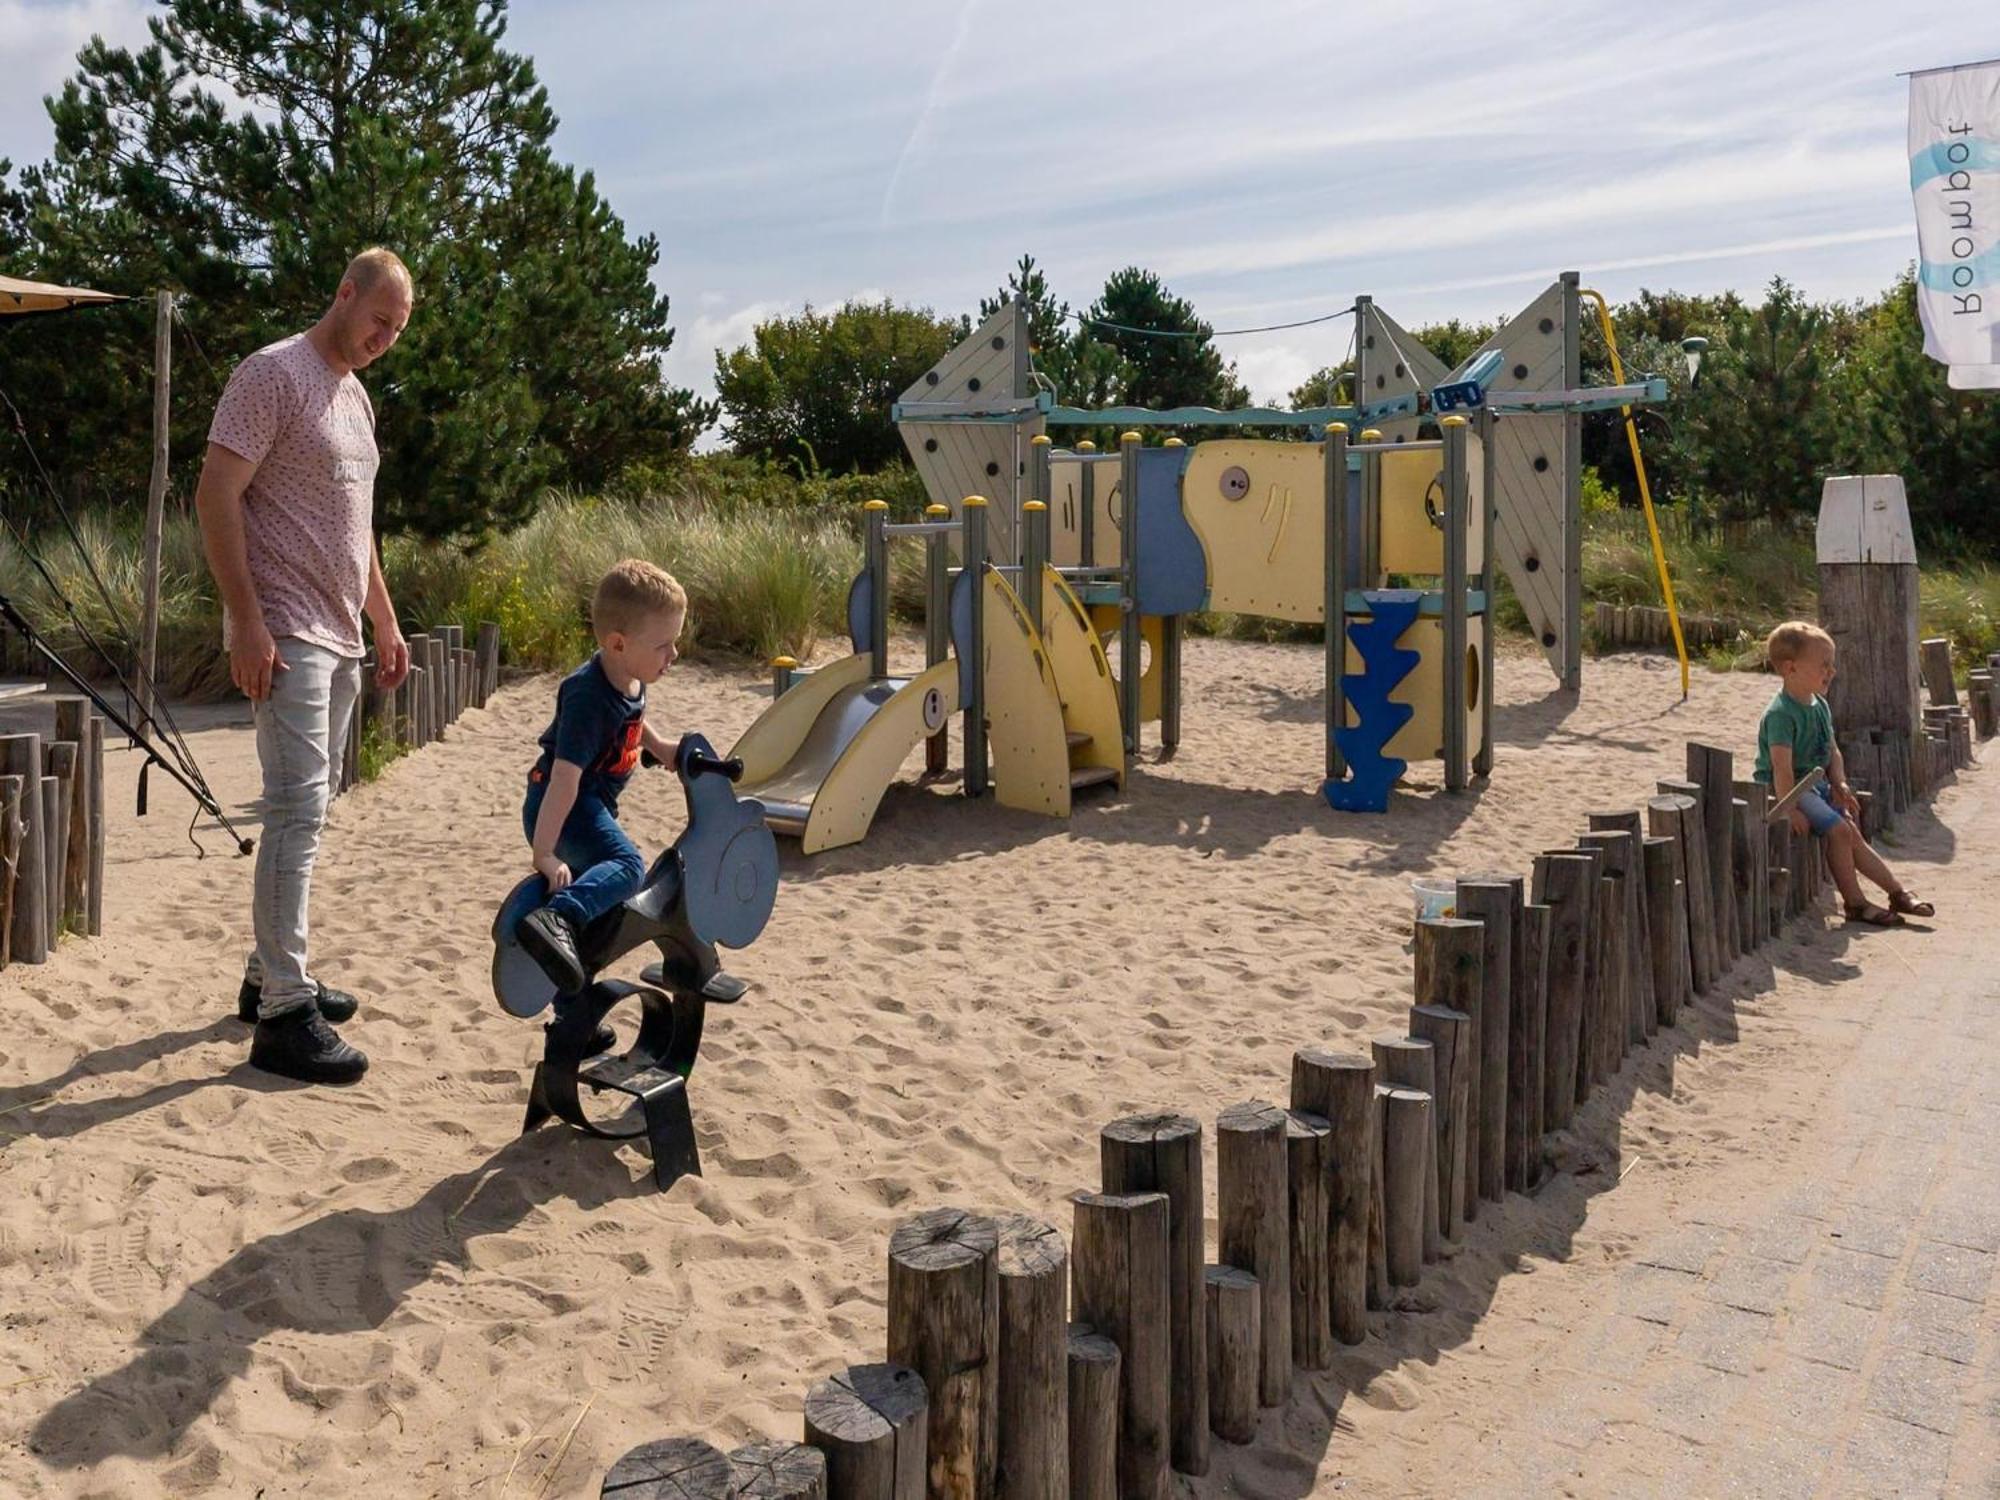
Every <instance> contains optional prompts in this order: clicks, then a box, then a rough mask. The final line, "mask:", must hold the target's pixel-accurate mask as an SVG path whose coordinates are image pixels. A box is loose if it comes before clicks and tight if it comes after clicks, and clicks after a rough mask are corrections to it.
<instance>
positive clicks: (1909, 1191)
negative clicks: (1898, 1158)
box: [1843, 1168, 1931, 1219]
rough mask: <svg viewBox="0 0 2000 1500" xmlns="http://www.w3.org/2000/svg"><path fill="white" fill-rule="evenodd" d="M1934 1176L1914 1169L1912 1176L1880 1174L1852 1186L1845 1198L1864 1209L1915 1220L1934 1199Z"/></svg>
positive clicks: (1897, 1173)
mask: <svg viewBox="0 0 2000 1500" xmlns="http://www.w3.org/2000/svg"><path fill="white" fill-rule="evenodd" d="M1930 1190H1931V1174H1930V1173H1929V1172H1928V1171H1923V1170H1919V1169H1915V1168H1912V1169H1911V1170H1910V1172H1909V1174H1907V1175H1906V1174H1905V1173H1904V1172H1903V1171H1900V1170H1895V1169H1884V1170H1878V1171H1875V1172H1872V1173H1869V1174H1867V1175H1864V1176H1861V1177H1858V1178H1856V1179H1855V1180H1854V1181H1851V1182H1850V1183H1848V1185H1847V1188H1846V1190H1845V1193H1844V1195H1843V1196H1844V1198H1845V1200H1846V1202H1848V1203H1854V1204H1859V1205H1861V1206H1862V1207H1863V1208H1873V1209H1879V1210H1881V1211H1882V1212H1883V1213H1889V1214H1896V1215H1899V1216H1901V1217H1903V1218H1906V1219H1913V1218H1915V1217H1916V1216H1917V1215H1918V1214H1919V1213H1921V1212H1923V1207H1924V1199H1925V1198H1926V1197H1928V1196H1929V1195H1930Z"/></svg>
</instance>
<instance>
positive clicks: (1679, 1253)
mask: <svg viewBox="0 0 2000 1500" xmlns="http://www.w3.org/2000/svg"><path fill="white" fill-rule="evenodd" d="M1727 1243H1729V1231H1728V1230H1726V1229H1722V1228H1719V1227H1717V1226H1715V1225H1713V1224H1689V1225H1687V1226H1686V1227H1685V1228H1682V1229H1676V1230H1674V1231H1672V1232H1671V1233H1669V1234H1663V1235H1661V1236H1659V1237H1658V1238H1657V1239H1655V1240H1653V1241H1652V1242H1651V1243H1650V1244H1648V1245H1645V1246H1643V1247H1642V1248H1641V1249H1640V1251H1639V1253H1638V1254H1637V1255H1635V1256H1634V1257H1633V1259H1634V1260H1636V1261H1637V1262H1638V1263H1639V1264H1640V1265H1642V1266H1658V1267H1660V1268H1662V1269H1664V1270H1668V1271H1685V1272H1687V1273H1688V1274H1689V1275H1691V1276H1699V1275H1700V1274H1701V1273H1702V1272H1703V1271H1704V1270H1705V1269H1707V1266H1708V1263H1709V1262H1710V1261H1711V1260H1713V1259H1714V1258H1715V1255H1716V1252H1717V1251H1719V1250H1721V1249H1722V1247H1723V1246H1724V1245H1726V1244H1727Z"/></svg>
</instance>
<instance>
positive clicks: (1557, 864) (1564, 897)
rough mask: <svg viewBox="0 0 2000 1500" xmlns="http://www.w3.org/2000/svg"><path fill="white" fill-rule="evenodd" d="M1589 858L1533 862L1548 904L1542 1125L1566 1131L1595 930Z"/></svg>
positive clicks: (1540, 896)
mask: <svg viewBox="0 0 2000 1500" xmlns="http://www.w3.org/2000/svg"><path fill="white" fill-rule="evenodd" d="M1591 882H1592V873H1591V862H1590V861H1589V860H1588V859H1586V858H1585V857H1583V856H1582V855H1579V854H1544V855H1540V856H1538V857H1537V858H1536V860H1535V884H1534V893H1535V902H1536V904H1537V905H1542V906H1546V907H1548V908H1549V947H1548V976H1549V982H1548V999H1547V1004H1546V1010H1545V1013H1546V1016H1547V1020H1546V1024H1545V1025H1544V1027H1543V1031H1542V1057H1543V1066H1542V1129H1543V1131H1544V1132H1545V1133H1546V1132H1549V1131H1556V1130H1563V1129H1566V1128H1567V1127H1568V1125H1569V1122H1570V1119H1571V1117H1572V1116H1573V1115H1574V1114H1575V1113H1576V1076H1577V1062H1578V1059H1577V1037H1578V1035H1579V1027H1580V1025H1581V1013H1582V1010H1583V1005H1584V991H1583V979H1584V948H1585V944H1586V942H1587V941H1589V939H1590V936H1591V934H1592V933H1593V932H1594V930H1595V929H1594V926H1593V924H1592V923H1591V920H1590V915H1591V911H1592V904H1593V902H1594V901H1595V900H1596V887H1595V886H1594V885H1593V884H1592V883H1591Z"/></svg>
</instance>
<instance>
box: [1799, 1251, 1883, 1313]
mask: <svg viewBox="0 0 2000 1500" xmlns="http://www.w3.org/2000/svg"><path fill="white" fill-rule="evenodd" d="M1896 1271H1897V1264H1896V1262H1895V1261H1893V1260H1884V1259H1883V1258H1882V1257H1881V1256H1879V1255H1863V1254H1862V1253H1861V1252H1860V1251H1859V1250H1843V1249H1842V1248H1841V1247H1840V1246H1838V1245H1822V1246H1821V1247H1820V1249H1819V1253H1818V1254H1817V1255H1815V1256H1814V1257H1813V1258H1812V1263H1811V1264H1810V1265H1809V1266H1808V1267H1807V1268H1806V1274H1807V1276H1808V1277H1810V1278H1811V1288H1810V1291H1809V1293H1808V1295H1809V1296H1812V1297H1832V1298H1835V1299H1837V1300H1838V1301H1841V1302H1846V1303H1851V1304H1852V1305H1854V1306H1856V1307H1869V1308H1878V1309H1879V1308H1880V1307H1881V1306H1882V1301H1883V1298H1884V1296H1885V1295H1886V1294H1887V1292H1888V1290H1889V1283H1890V1281H1891V1280H1893V1279H1894V1277H1895V1275H1896Z"/></svg>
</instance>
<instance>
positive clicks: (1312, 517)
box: [1181, 438, 1326, 621]
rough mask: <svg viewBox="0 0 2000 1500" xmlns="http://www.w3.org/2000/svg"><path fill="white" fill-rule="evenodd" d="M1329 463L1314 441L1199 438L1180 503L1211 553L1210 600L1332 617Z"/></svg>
mask: <svg viewBox="0 0 2000 1500" xmlns="http://www.w3.org/2000/svg"><path fill="white" fill-rule="evenodd" d="M1325 496H1326V463H1325V459H1324V458H1323V457H1322V456H1321V453H1320V449H1319V445H1318V444H1316V443H1311V444H1309V443H1275V442H1271V441H1269V440H1265V439H1256V438H1240V439H1231V440H1228V441H1225V442H1215V443H1197V444H1195V448H1194V456H1193V457H1192V458H1190V459H1189V460H1188V466H1187V472H1186V473H1185V474H1184V475H1182V477H1181V509H1182V510H1183V512H1185V513H1186V515H1187V519H1188V524H1189V525H1191V526H1192V527H1194V532H1195V535H1196V536H1198V537H1199V538H1201V545H1202V550H1203V551H1204V552H1206V553H1207V554H1208V607H1209V608H1210V609H1219V610H1228V611H1230V612H1231V613H1234V614H1239V615H1260V616H1262V617H1264V618H1265V619H1271V620H1305V621H1317V620H1324V619H1325V618H1326V498H1325Z"/></svg>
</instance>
